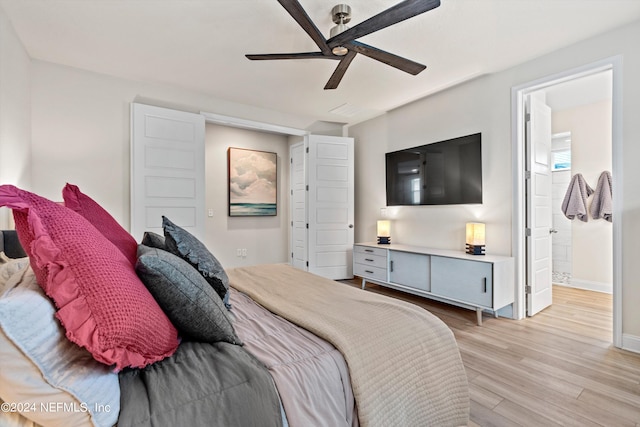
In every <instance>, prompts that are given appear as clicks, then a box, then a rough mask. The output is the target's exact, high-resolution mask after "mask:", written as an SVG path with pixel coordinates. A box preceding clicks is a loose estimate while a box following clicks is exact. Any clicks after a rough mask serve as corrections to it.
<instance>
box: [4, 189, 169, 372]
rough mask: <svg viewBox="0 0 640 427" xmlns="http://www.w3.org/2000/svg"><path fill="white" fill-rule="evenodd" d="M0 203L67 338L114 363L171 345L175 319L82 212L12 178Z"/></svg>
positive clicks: (135, 362)
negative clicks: (11, 219)
mask: <svg viewBox="0 0 640 427" xmlns="http://www.w3.org/2000/svg"><path fill="white" fill-rule="evenodd" d="M0 206H7V207H9V208H11V209H13V217H14V219H15V223H16V230H17V231H18V237H19V238H20V242H21V243H22V245H23V246H24V248H25V250H26V252H27V254H28V255H29V262H30V263H31V267H32V268H33V271H34V273H35V275H36V279H37V281H38V284H39V285H40V286H41V287H42V289H43V290H44V291H45V293H46V294H47V295H49V297H51V298H52V299H53V301H54V302H55V304H56V307H57V308H58V311H57V313H56V317H57V318H58V319H59V320H60V322H61V323H62V326H63V327H64V328H65V330H66V335H67V338H69V340H71V341H73V342H75V343H76V344H78V345H79V346H81V347H85V348H86V349H87V350H89V352H91V354H92V355H93V357H94V358H95V359H96V360H98V361H99V362H102V363H105V364H107V365H115V369H116V370H117V371H118V370H120V369H122V368H124V367H127V366H131V367H143V366H145V365H148V364H150V363H153V362H156V361H158V360H161V359H163V358H165V357H167V356H170V355H171V354H173V352H175V350H176V348H177V347H178V333H177V331H176V329H175V327H174V326H173V325H172V324H171V322H170V321H169V319H168V318H167V316H166V315H165V314H164V312H163V311H162V309H161V308H160V307H159V306H158V304H157V302H156V301H155V300H154V299H153V296H151V294H150V293H149V291H148V290H147V288H146V287H145V286H144V285H143V284H142V282H141V281H140V279H139V278H138V276H137V275H136V273H135V270H134V269H133V267H132V266H131V264H130V263H129V261H128V260H127V259H126V258H125V257H124V255H123V254H122V252H120V251H119V250H118V248H116V247H115V245H113V244H112V243H111V242H110V241H109V240H108V239H107V238H106V237H104V236H103V235H102V233H100V232H99V231H98V230H97V229H96V228H95V227H94V226H93V225H91V224H90V223H89V222H88V221H87V220H86V219H84V218H83V217H82V216H80V215H78V214H77V213H75V212H73V211H72V210H70V209H68V208H66V207H64V206H61V205H58V204H56V203H54V202H52V201H50V200H47V199H45V198H43V197H40V196H38V195H36V194H33V193H30V192H28V191H24V190H20V189H19V188H16V187H14V186H12V185H3V186H0Z"/></svg>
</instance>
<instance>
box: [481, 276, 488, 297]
mask: <svg viewBox="0 0 640 427" xmlns="http://www.w3.org/2000/svg"><path fill="white" fill-rule="evenodd" d="M482 283H483V285H484V291H482V292H484V293H485V294H486V293H487V278H486V277H483V278H482Z"/></svg>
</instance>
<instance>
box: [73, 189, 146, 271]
mask: <svg viewBox="0 0 640 427" xmlns="http://www.w3.org/2000/svg"><path fill="white" fill-rule="evenodd" d="M62 198H63V199H64V205H65V206H66V207H68V208H69V209H71V210H72V211H75V212H77V213H79V214H80V215H82V216H83V217H85V219H86V220H87V221H89V222H90V223H91V224H93V226H94V227H95V228H97V229H98V231H100V232H101V233H102V234H103V235H104V236H105V237H106V238H107V239H109V240H110V241H111V243H113V244H114V245H116V247H117V248H118V249H120V251H121V252H122V253H123V254H124V256H126V257H127V259H128V260H129V262H130V263H131V265H133V266H134V267H135V265H136V260H137V256H136V254H137V251H138V243H137V242H136V240H135V239H134V238H133V236H132V235H131V234H129V232H127V230H125V229H124V228H122V226H121V225H120V224H118V221H116V220H115V219H114V218H113V217H112V216H111V214H109V212H107V211H106V210H104V208H103V207H102V206H100V205H99V204H98V203H97V202H96V201H95V200H93V199H92V198H91V197H89V196H87V195H86V194H84V193H82V192H81V191H80V189H79V188H78V187H77V186H75V185H73V184H67V185H65V187H64V188H63V189H62Z"/></svg>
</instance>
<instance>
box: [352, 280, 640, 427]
mask: <svg viewBox="0 0 640 427" xmlns="http://www.w3.org/2000/svg"><path fill="white" fill-rule="evenodd" d="M347 283H349V284H350V285H353V286H360V280H353V281H348V282H347ZM367 289H368V290H369V291H371V292H378V293H383V294H386V295H390V296H393V297H396V298H401V299H405V300H408V301H411V302H413V303H416V304H418V305H420V306H422V307H424V308H426V309H427V310H429V311H430V312H432V313H433V314H435V315H436V316H438V317H439V318H440V319H442V320H443V321H444V322H445V323H446V324H447V325H448V326H449V327H450V328H451V329H452V330H453V333H454V335H455V337H456V339H457V341H458V346H459V347H460V353H461V355H462V360H463V362H464V366H465V368H466V371H467V376H468V378H469V388H470V397H471V417H470V418H471V422H470V423H469V426H472V427H475V426H483V427H485V426H527V427H530V426H545V427H549V426H580V427H585V426H607V427H609V426H611V427H618V426H621V427H622V426H632V427H640V354H636V353H632V352H628V351H624V350H618V349H616V348H614V347H613V345H612V344H611V342H612V332H611V331H612V314H611V304H612V300H611V295H607V294H602V293H598V292H591V291H584V290H579V289H572V288H567V287H562V286H554V289H553V294H554V298H553V305H552V306H551V307H549V308H547V309H545V310H543V311H542V312H541V313H539V314H537V315H536V316H534V317H531V318H527V319H524V320H519V321H516V320H510V319H502V318H498V319H495V318H493V317H492V316H488V315H485V316H484V318H483V326H477V325H476V322H475V320H476V314H475V312H474V311H470V310H465V309H461V308H458V307H454V306H451V305H448V304H442V303H439V302H436V301H431V300H428V299H425V298H421V297H417V296H413V295H409V294H406V293H402V292H397V291H395V290H392V289H388V288H384V287H382V286H377V285H373V284H369V283H367Z"/></svg>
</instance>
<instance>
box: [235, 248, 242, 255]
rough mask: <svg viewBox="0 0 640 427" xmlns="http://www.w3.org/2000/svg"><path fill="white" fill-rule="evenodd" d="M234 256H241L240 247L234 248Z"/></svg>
mask: <svg viewBox="0 0 640 427" xmlns="http://www.w3.org/2000/svg"><path fill="white" fill-rule="evenodd" d="M236 256H242V249H240V248H238V249H236Z"/></svg>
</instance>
